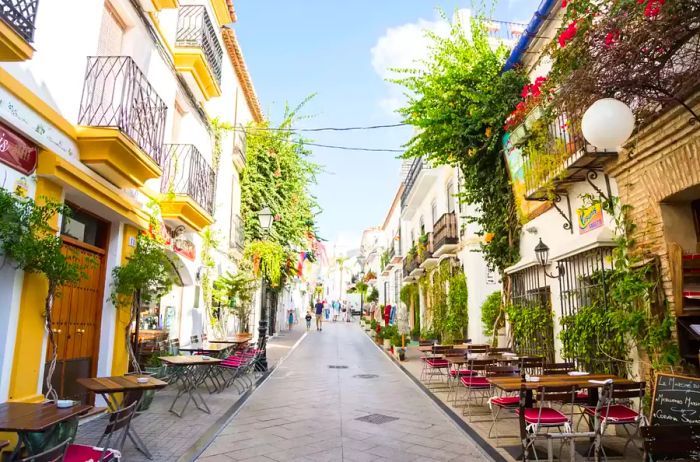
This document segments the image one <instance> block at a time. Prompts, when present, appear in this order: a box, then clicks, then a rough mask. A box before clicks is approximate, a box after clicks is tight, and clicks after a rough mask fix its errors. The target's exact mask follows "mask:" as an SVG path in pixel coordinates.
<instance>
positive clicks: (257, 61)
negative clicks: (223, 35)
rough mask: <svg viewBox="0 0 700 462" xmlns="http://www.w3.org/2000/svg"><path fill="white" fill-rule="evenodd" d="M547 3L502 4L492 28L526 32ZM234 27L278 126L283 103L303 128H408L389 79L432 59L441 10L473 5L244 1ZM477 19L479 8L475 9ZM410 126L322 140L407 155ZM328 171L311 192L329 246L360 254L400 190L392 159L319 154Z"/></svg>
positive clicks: (520, 0)
mask: <svg viewBox="0 0 700 462" xmlns="http://www.w3.org/2000/svg"><path fill="white" fill-rule="evenodd" d="M538 4H539V0H502V1H501V2H500V3H499V4H498V5H496V7H495V11H494V13H493V14H492V15H489V16H491V17H493V18H494V19H499V20H504V21H514V22H525V23H527V22H528V21H529V20H530V18H531V17H532V13H533V12H534V10H535V8H536V7H537V5H538ZM235 6H236V12H237V14H238V22H237V23H236V24H235V26H234V28H235V30H236V33H237V35H238V38H239V41H240V43H241V46H242V48H243V53H244V56H245V58H246V62H247V65H248V68H249V70H250V73H251V75H252V78H253V83H254V85H255V88H256V91H257V94H258V97H259V99H260V102H261V104H262V107H263V110H264V112H265V114H266V115H267V116H268V117H271V118H272V120H273V121H279V119H280V117H281V114H282V112H283V110H284V105H285V102H289V103H290V105H296V104H298V103H299V102H300V101H302V100H303V99H304V98H305V97H307V96H308V95H310V94H313V93H315V94H316V96H315V97H314V98H313V100H311V101H310V102H309V103H308V104H307V105H306V106H305V108H304V110H303V114H305V115H306V116H309V117H310V118H309V119H307V120H302V121H300V122H299V123H298V124H297V127H300V128H301V127H346V126H367V125H379V124H391V123H398V122H400V119H399V117H398V116H397V115H396V114H394V113H393V112H392V109H393V108H395V107H396V106H397V105H399V104H400V102H401V93H400V91H399V90H398V89H397V88H396V87H395V86H394V85H392V84H389V83H387V82H386V81H385V80H384V77H386V76H387V75H388V74H387V71H386V70H385V69H386V67H387V66H396V65H402V64H408V63H410V62H411V61H412V60H413V59H414V57H416V56H420V55H421V53H424V49H425V42H424V39H423V38H422V37H423V34H422V32H421V31H422V30H423V29H426V28H431V29H432V28H437V27H440V26H439V23H438V22H437V21H438V14H437V12H436V8H441V9H442V10H444V11H446V12H448V13H449V14H450V15H451V14H452V13H453V12H454V11H456V10H457V9H460V8H469V9H472V8H471V7H472V3H471V2H469V1H446V0H433V1H427V0H372V1H370V0H353V1H351V2H349V1H343V2H341V1H339V0H284V1H279V0H278V1H270V0H268V1H265V0H238V1H236V2H235ZM472 10H473V9H472ZM410 136H411V129H409V128H407V127H401V128H390V129H382V130H374V131H354V132H340V133H338V132H323V133H314V134H313V140H314V142H316V143H320V144H332V145H342V146H359V147H368V148H389V149H396V148H401V145H403V144H404V143H405V142H406V141H408V139H409V138H410ZM313 149H314V160H315V161H316V162H318V163H320V164H322V165H323V166H324V168H325V172H324V173H323V174H322V175H321V176H320V177H319V179H318V184H317V185H315V186H314V188H313V193H314V194H315V195H316V196H317V197H318V200H319V202H320V205H321V207H322V209H323V211H322V213H321V215H320V216H319V217H318V225H319V226H318V227H319V230H320V232H321V235H322V237H324V238H325V239H328V240H330V241H336V242H338V243H339V245H340V246H341V247H345V246H348V245H359V236H360V234H361V232H362V230H363V229H365V228H367V227H370V226H377V225H380V224H381V223H382V221H383V220H384V216H385V214H386V212H387V211H388V209H389V206H390V204H391V200H392V199H393V197H394V194H395V192H396V189H397V188H398V185H399V169H400V160H398V159H397V158H396V154H392V153H367V152H355V151H339V150H331V149H326V148H318V147H316V148H313Z"/></svg>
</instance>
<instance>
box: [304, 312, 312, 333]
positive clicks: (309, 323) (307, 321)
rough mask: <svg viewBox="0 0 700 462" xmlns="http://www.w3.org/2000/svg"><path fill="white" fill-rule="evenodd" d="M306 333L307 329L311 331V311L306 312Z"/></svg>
mask: <svg viewBox="0 0 700 462" xmlns="http://www.w3.org/2000/svg"><path fill="white" fill-rule="evenodd" d="M304 319H306V331H307V332H308V331H309V329H311V311H309V310H306V317H305V318H304Z"/></svg>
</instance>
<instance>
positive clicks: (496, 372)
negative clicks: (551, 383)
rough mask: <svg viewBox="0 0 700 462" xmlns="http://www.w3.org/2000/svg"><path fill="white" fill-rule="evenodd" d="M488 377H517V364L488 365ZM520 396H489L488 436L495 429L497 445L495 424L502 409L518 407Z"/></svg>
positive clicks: (518, 371) (512, 409)
mask: <svg viewBox="0 0 700 462" xmlns="http://www.w3.org/2000/svg"><path fill="white" fill-rule="evenodd" d="M486 375H487V376H488V377H519V376H520V368H519V367H518V366H488V367H487V368H486ZM519 403H520V397H519V396H518V395H499V396H491V397H490V398H489V400H488V404H489V409H491V417H492V419H493V422H492V423H491V427H490V428H489V434H488V436H489V438H492V436H491V432H492V431H493V430H494V429H496V446H498V437H499V435H498V428H496V424H497V422H498V417H499V415H500V413H501V411H502V410H508V411H515V410H516V409H518V405H519Z"/></svg>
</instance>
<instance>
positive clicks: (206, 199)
mask: <svg viewBox="0 0 700 462" xmlns="http://www.w3.org/2000/svg"><path fill="white" fill-rule="evenodd" d="M165 149H166V153H165V162H164V165H163V177H162V178H161V183H160V190H161V192H162V193H166V194H170V193H173V194H186V195H188V196H189V197H191V198H192V199H193V200H194V201H195V202H196V203H197V204H199V205H200V206H201V207H202V208H203V209H204V210H205V211H206V212H207V213H208V214H209V215H214V187H215V184H216V175H215V173H214V170H212V168H211V167H210V166H209V163H207V161H206V159H205V158H204V157H203V156H202V154H200V152H199V150H197V148H196V147H195V146H193V145H191V144H167V145H165Z"/></svg>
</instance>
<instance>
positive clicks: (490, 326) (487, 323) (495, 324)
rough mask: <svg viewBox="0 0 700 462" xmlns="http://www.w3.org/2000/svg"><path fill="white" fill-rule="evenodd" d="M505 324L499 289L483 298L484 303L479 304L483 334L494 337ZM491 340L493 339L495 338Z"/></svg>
mask: <svg viewBox="0 0 700 462" xmlns="http://www.w3.org/2000/svg"><path fill="white" fill-rule="evenodd" d="M505 324H506V317H505V312H504V311H503V297H502V294H501V291H500V290H499V291H497V292H494V293H492V294H491V295H489V296H488V297H486V300H484V303H483V304H482V305H481V325H482V327H483V332H484V335H487V336H489V337H495V336H496V335H497V334H498V331H499V330H500V329H501V328H503V327H505ZM493 340H495V338H494V339H493ZM492 343H493V341H492Z"/></svg>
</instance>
